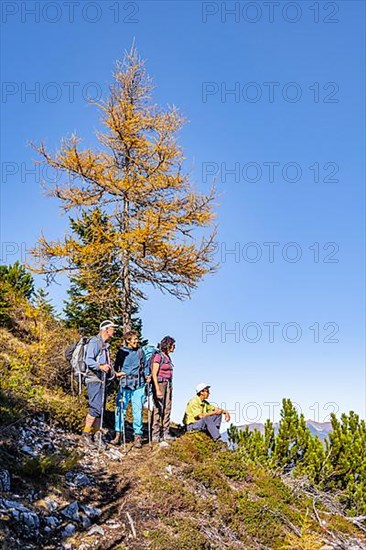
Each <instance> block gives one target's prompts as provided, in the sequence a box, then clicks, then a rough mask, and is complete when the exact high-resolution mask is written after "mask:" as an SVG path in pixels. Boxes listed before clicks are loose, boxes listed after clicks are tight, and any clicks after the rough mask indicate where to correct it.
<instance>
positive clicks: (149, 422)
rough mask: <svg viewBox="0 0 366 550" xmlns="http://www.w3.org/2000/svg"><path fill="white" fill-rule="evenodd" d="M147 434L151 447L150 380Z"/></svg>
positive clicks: (148, 384) (148, 385) (148, 386)
mask: <svg viewBox="0 0 366 550" xmlns="http://www.w3.org/2000/svg"><path fill="white" fill-rule="evenodd" d="M147 436H148V440H149V447H151V446H152V444H151V410H150V382H148V383H147Z"/></svg>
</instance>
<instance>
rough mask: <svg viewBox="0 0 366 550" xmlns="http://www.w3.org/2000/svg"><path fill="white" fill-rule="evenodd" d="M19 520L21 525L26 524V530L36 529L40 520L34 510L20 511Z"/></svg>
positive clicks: (32, 530)
mask: <svg viewBox="0 0 366 550" xmlns="http://www.w3.org/2000/svg"><path fill="white" fill-rule="evenodd" d="M21 520H22V523H23V525H25V526H26V530H27V531H30V532H37V531H38V529H39V524H40V521H39V517H38V515H37V514H36V513H35V512H22V515H21Z"/></svg>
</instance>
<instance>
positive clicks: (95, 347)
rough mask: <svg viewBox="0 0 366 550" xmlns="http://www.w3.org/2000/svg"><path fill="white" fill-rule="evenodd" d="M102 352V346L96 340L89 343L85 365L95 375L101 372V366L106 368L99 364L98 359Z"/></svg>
mask: <svg viewBox="0 0 366 550" xmlns="http://www.w3.org/2000/svg"><path fill="white" fill-rule="evenodd" d="M100 351H101V348H100V345H99V344H98V342H97V341H96V340H91V341H90V342H88V345H87V347H86V353H85V364H86V366H87V368H88V369H89V370H91V371H93V372H95V373H97V372H98V371H99V370H100V367H101V366H104V365H100V363H98V362H97V357H98V355H99V354H100ZM108 368H109V367H108ZM102 370H103V369H102Z"/></svg>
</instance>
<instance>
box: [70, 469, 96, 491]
mask: <svg viewBox="0 0 366 550" xmlns="http://www.w3.org/2000/svg"><path fill="white" fill-rule="evenodd" d="M65 479H66V481H68V482H69V483H73V484H74V485H76V486H78V487H88V486H90V485H92V484H93V479H92V478H91V477H90V476H88V474H84V472H77V473H75V472H67V473H66V474H65Z"/></svg>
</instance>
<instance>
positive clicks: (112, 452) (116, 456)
mask: <svg viewBox="0 0 366 550" xmlns="http://www.w3.org/2000/svg"><path fill="white" fill-rule="evenodd" d="M106 454H107V455H108V457H109V458H110V459H111V460H121V459H122V458H123V454H122V453H121V452H120V451H118V450H117V449H107V451H106Z"/></svg>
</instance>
